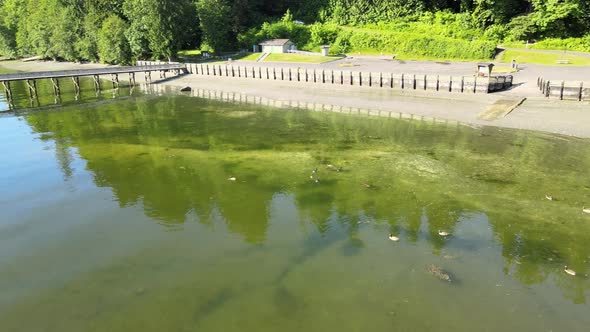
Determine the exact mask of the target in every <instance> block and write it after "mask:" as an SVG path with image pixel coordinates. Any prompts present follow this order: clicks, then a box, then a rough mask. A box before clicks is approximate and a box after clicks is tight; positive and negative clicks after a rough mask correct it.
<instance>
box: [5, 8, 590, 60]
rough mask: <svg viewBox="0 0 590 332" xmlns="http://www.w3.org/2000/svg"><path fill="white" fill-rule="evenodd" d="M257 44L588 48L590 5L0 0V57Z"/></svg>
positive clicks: (474, 51)
mask: <svg viewBox="0 0 590 332" xmlns="http://www.w3.org/2000/svg"><path fill="white" fill-rule="evenodd" d="M113 17H117V18H118V19H119V20H115V19H114V18H113ZM303 22H305V23H303ZM105 25H107V27H105ZM121 29H124V30H125V31H124V32H123V34H121V31H122V30H121ZM108 31H111V32H113V34H112V35H110V36H107V35H106V34H107V33H108ZM101 35H102V37H101ZM122 36H124V38H123V37H122ZM266 38H291V39H292V40H293V41H294V42H295V43H296V44H297V46H298V47H299V48H303V49H317V47H318V46H319V45H322V44H331V45H332V46H333V48H332V49H333V51H335V52H350V51H373V52H394V53H404V54H413V55H416V56H428V57H451V58H463V59H475V58H488V57H490V56H492V55H493V53H494V51H493V50H492V49H491V45H492V44H494V43H495V44H498V43H507V42H513V43H515V42H521V41H525V40H540V41H541V42H540V43H538V44H537V45H536V46H535V47H537V48H552V49H569V50H577V51H590V1H587V0H232V1H230V0H0V56H7V57H16V56H30V55H40V56H43V57H47V58H55V59H58V58H59V59H66V60H91V61H99V60H100V61H103V62H116V63H119V62H121V63H124V62H130V61H132V60H133V59H136V58H148V57H151V58H158V59H171V58H174V57H175V56H176V54H177V52H178V51H179V50H181V49H188V48H196V47H199V46H203V47H204V48H207V49H212V50H214V51H216V52H221V51H235V50H238V49H240V48H247V49H249V48H250V47H251V46H252V45H253V44H255V43H257V42H259V41H261V40H263V39H266ZM99 44H102V51H101V50H100V47H99ZM107 45H111V46H112V47H119V48H121V50H120V52H119V54H113V53H112V51H111V50H107V49H108V47H107Z"/></svg>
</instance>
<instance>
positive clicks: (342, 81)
mask: <svg viewBox="0 0 590 332" xmlns="http://www.w3.org/2000/svg"><path fill="white" fill-rule="evenodd" d="M340 85H344V72H343V71H342V70H341V71H340Z"/></svg>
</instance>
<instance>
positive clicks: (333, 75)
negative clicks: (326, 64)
mask: <svg viewBox="0 0 590 332" xmlns="http://www.w3.org/2000/svg"><path fill="white" fill-rule="evenodd" d="M332 84H334V70H333V69H332Z"/></svg>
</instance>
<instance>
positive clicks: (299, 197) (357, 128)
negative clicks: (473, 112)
mask: <svg viewBox="0 0 590 332" xmlns="http://www.w3.org/2000/svg"><path fill="white" fill-rule="evenodd" d="M195 104H196V105H195ZM197 107H198V108H199V109H200V111H199V112H196V111H194V109H195V108H197ZM105 109H106V110H105ZM254 111H256V112H254ZM27 120H28V122H29V123H30V125H31V126H32V127H33V128H34V129H35V130H36V131H37V132H51V133H52V134H53V135H52V136H53V138H54V139H55V140H56V141H57V142H61V141H67V142H70V143H71V145H72V146H75V147H77V148H78V151H79V154H80V156H81V157H82V158H83V159H85V160H86V161H87V167H88V170H90V171H92V173H93V174H94V180H95V183H96V184H97V185H98V186H104V187H110V188H112V191H113V193H114V194H115V196H116V197H117V200H118V202H119V203H120V205H121V206H130V205H134V204H137V203H142V204H143V206H144V209H145V213H146V214H147V215H149V216H150V217H153V218H155V219H158V220H161V221H163V222H165V223H169V224H181V223H184V222H185V220H186V219H187V215H188V214H190V213H191V212H194V213H195V214H196V215H197V216H198V218H199V220H200V222H202V223H209V222H211V218H212V217H211V215H212V214H213V213H215V212H218V213H220V214H221V216H222V218H223V220H224V221H225V222H226V224H227V227H228V229H229V230H230V231H231V232H233V233H237V234H241V235H242V236H243V237H244V239H245V240H246V241H248V242H251V243H261V242H264V241H265V238H266V232H267V228H268V227H269V205H270V203H271V201H272V199H273V196H274V195H275V194H277V193H281V192H283V193H290V194H291V195H293V197H294V199H295V202H296V204H297V208H298V210H299V214H300V216H299V217H300V218H301V219H304V220H309V221H311V222H312V223H313V224H314V225H316V227H317V229H318V231H319V232H320V233H322V232H326V231H328V230H329V229H330V225H331V223H333V222H334V220H333V218H334V216H338V219H339V221H338V222H347V223H349V224H350V226H349V230H350V231H349V234H348V236H349V237H350V241H351V243H350V245H351V246H350V248H349V249H350V250H353V249H354V248H362V241H360V239H358V231H357V225H358V223H359V222H362V221H363V220H365V219H370V220H374V221H386V222H388V223H389V224H390V226H389V230H390V231H391V232H395V233H400V234H403V236H404V238H405V239H406V240H408V241H414V242H415V241H418V240H419V239H420V238H424V239H426V240H428V241H429V242H430V243H431V245H432V249H433V252H434V253H435V254H440V253H441V251H442V249H444V248H445V246H446V245H447V242H448V240H446V239H444V238H442V237H440V236H437V233H438V230H447V231H449V232H451V233H452V232H453V231H454V230H455V229H456V227H457V223H458V222H459V220H460V219H461V216H463V215H464V214H465V212H467V211H483V212H484V213H485V214H486V215H487V216H488V217H489V220H490V223H491V226H492V230H493V233H494V236H495V237H496V240H497V241H498V242H499V243H500V244H501V245H502V254H503V256H504V257H505V258H506V273H509V272H510V271H511V270H514V271H515V272H514V274H515V276H516V277H518V279H519V280H521V281H522V282H524V283H526V284H535V283H539V282H542V281H544V280H545V279H547V278H548V277H549V276H552V275H554V276H555V278H556V279H557V280H558V284H559V285H560V287H561V288H562V289H563V290H564V291H565V292H566V293H567V294H570V295H568V296H570V297H571V298H572V299H574V300H575V301H583V299H584V294H585V292H586V291H587V289H588V283H587V282H584V281H583V280H582V279H576V280H573V279H572V280H567V279H566V276H564V275H563V273H561V272H562V270H563V266H564V265H565V264H569V265H570V266H572V267H575V268H576V269H577V270H578V271H579V272H580V273H582V274H583V273H587V271H588V263H587V262H588V259H589V258H588V257H590V244H589V243H590V232H589V231H590V226H589V223H584V222H583V217H584V216H582V215H581V214H580V209H581V206H582V204H583V199H585V198H586V199H590V197H589V196H588V194H589V193H588V190H589V188H590V182H589V183H581V182H580V181H579V179H580V178H582V177H587V178H590V177H588V175H589V172H590V171H589V170H590V167H588V166H589V164H590V154H589V153H588V150H589V147H588V144H587V143H586V142H582V141H578V140H574V139H555V138H550V137H549V136H546V135H542V134H536V135H532V134H530V133H526V132H515V131H509V132H505V131H504V132H503V131H502V130H500V129H494V128H484V129H481V130H475V129H470V128H466V127H460V126H459V127H458V126H444V125H433V124H431V123H425V122H405V121H395V120H391V121H390V120H382V119H363V118H359V117H351V116H338V115H332V114H324V113H309V112H284V111H278V112H274V111H269V110H259V109H256V108H254V107H250V106H239V107H238V106H230V105H227V104H221V103H217V102H207V101H202V100H196V99H188V98H167V97H162V98H155V99H154V98H152V99H147V100H146V99H141V100H138V101H137V102H135V103H129V102H125V103H124V104H123V103H120V104H119V103H118V104H113V105H106V106H105V107H103V110H102V111H97V110H95V109H87V110H83V111H79V112H75V111H71V112H56V113H36V114H32V115H30V116H28V118H27ZM61 159H64V162H66V161H67V155H64V156H63V158H61ZM61 159H60V160H61ZM66 164H67V163H66ZM326 164H335V165H339V166H342V167H343V171H342V172H335V171H334V170H331V169H328V168H327V167H325V165H326ZM315 167H318V168H319V172H318V174H317V177H319V178H320V180H321V181H320V183H319V184H315V183H314V182H313V180H312V179H310V175H311V171H312V170H313V169H314V168H315ZM63 169H64V175H65V176H68V174H67V173H68V171H67V169H68V168H67V167H64V168H63ZM229 176H235V177H237V181H235V182H232V181H228V177H229ZM366 184H370V186H366ZM545 193H551V194H553V195H555V196H556V197H558V198H559V199H560V200H559V201H558V202H548V201H546V200H544V198H543V197H544V194H545ZM584 195H586V196H584ZM423 225H426V228H425V229H423V228H422V227H423ZM424 232H426V234H424ZM355 250H356V249H355ZM580 280H582V281H580Z"/></svg>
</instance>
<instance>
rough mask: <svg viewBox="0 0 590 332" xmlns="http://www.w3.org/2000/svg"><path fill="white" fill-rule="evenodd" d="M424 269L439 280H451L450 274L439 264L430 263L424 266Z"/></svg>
mask: <svg viewBox="0 0 590 332" xmlns="http://www.w3.org/2000/svg"><path fill="white" fill-rule="evenodd" d="M426 271H427V272H428V273H430V274H431V275H433V276H434V277H436V278H438V279H439V280H441V281H446V282H452V281H453V280H452V278H451V274H450V273H449V272H447V271H445V270H444V269H443V268H442V267H440V266H436V265H434V264H430V265H429V266H428V267H426Z"/></svg>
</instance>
